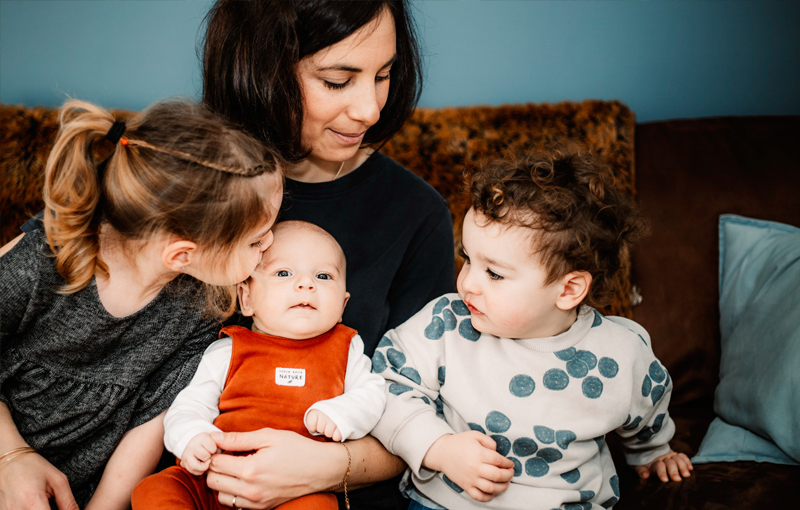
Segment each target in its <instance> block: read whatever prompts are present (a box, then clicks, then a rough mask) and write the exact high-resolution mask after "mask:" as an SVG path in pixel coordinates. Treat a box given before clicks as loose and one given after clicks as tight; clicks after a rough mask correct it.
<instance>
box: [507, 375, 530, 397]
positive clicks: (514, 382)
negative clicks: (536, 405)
mask: <svg viewBox="0 0 800 510" xmlns="http://www.w3.org/2000/svg"><path fill="white" fill-rule="evenodd" d="M535 389H536V383H535V382H534V381H533V377H531V376H529V375H525V374H519V375H515V376H514V377H512V378H511V382H510V383H509V384H508V391H510V392H511V394H512V395H514V396H515V397H520V398H524V397H528V396H530V395H531V394H532V393H533V390H535Z"/></svg>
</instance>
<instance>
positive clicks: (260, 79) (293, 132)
mask: <svg viewBox="0 0 800 510" xmlns="http://www.w3.org/2000/svg"><path fill="white" fill-rule="evenodd" d="M384 9H388V11H389V12H390V13H391V14H392V16H393V18H394V23H395V31H396V34H397V60H396V61H395V62H394V64H393V65H392V69H391V72H390V81H389V83H390V85H389V97H388V100H387V101H386V105H385V106H384V107H383V110H382V111H381V117H380V120H378V122H377V123H376V124H375V125H373V126H372V127H370V128H369V130H367V133H366V134H365V135H364V140H363V143H364V144H365V145H371V146H380V145H381V144H382V143H383V142H385V141H386V140H388V139H389V138H391V137H392V135H394V134H395V133H397V132H398V131H399V130H400V128H401V127H402V125H403V123H404V122H405V121H406V119H407V118H408V116H409V115H410V114H411V112H412V111H413V110H414V108H415V107H416V105H417V101H418V100H419V95H420V93H421V91H422V70H421V65H420V56H419V50H418V47H417V40H416V36H415V33H414V26H413V22H412V19H411V17H410V15H409V13H408V5H407V4H406V1H405V0H382V1H377V0H376V1H344V0H291V1H290V0H218V1H217V2H216V3H215V4H214V6H213V7H212V8H211V10H210V12H209V13H208V16H207V20H208V25H207V29H206V38H205V46H204V53H203V102H204V103H205V104H206V105H207V106H208V107H210V108H211V109H212V110H214V111H216V112H217V113H220V114H222V115H224V116H225V117H227V118H228V119H229V120H231V121H233V122H235V123H237V124H239V125H241V126H242V127H244V128H245V129H246V130H247V131H248V132H250V133H251V134H252V135H253V136H255V137H256V138H258V139H260V140H262V141H264V142H267V143H268V144H269V145H270V146H272V147H276V148H277V149H278V150H279V151H280V152H281V155H282V156H283V158H284V159H286V160H287V161H298V160H300V159H302V158H303V157H305V156H306V155H307V154H308V152H309V150H310V148H309V147H303V146H302V144H301V140H300V136H301V131H302V123H303V98H302V94H301V91H300V83H299V81H298V78H297V72H296V67H297V64H298V63H299V62H300V61H301V60H302V59H303V58H305V57H307V56H310V55H313V54H314V53H316V52H318V51H319V50H321V49H324V48H327V47H328V46H331V45H333V44H336V43H337V42H339V41H341V40H343V39H345V38H347V37H348V36H349V35H350V34H352V33H354V32H356V31H357V30H358V29H359V28H361V27H363V26H364V25H366V24H368V23H369V22H370V21H372V20H374V19H375V18H376V17H377V16H378V15H380V13H381V12H383V10H384Z"/></svg>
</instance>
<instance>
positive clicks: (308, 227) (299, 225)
mask: <svg viewBox="0 0 800 510" xmlns="http://www.w3.org/2000/svg"><path fill="white" fill-rule="evenodd" d="M291 230H300V231H306V232H313V233H315V234H317V235H319V236H321V237H324V238H325V239H327V240H328V241H330V242H331V243H332V245H334V246H335V247H336V253H337V255H338V257H339V269H340V270H341V271H342V275H343V276H344V275H346V273H347V257H345V255H344V250H342V246H341V245H340V244H339V242H338V241H337V240H336V238H335V237H333V236H332V235H331V234H330V232H328V231H327V230H325V229H324V228H322V227H320V226H319V225H316V224H314V223H310V222H308V221H301V220H285V221H280V222H278V223H276V224H275V226H273V227H272V234H273V235H274V236H275V237H276V238H277V237H278V236H280V235H281V232H284V231H291Z"/></svg>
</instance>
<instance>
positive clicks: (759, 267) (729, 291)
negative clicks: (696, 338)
mask: <svg viewBox="0 0 800 510" xmlns="http://www.w3.org/2000/svg"><path fill="white" fill-rule="evenodd" d="M719 254H720V257H719V293H720V299H719V308H720V331H721V335H722V359H721V362H720V374H719V377H720V382H719V386H717V390H716V394H715V397H714V411H715V412H716V414H717V415H718V416H719V418H721V419H717V420H715V421H714V423H712V426H711V427H710V429H709V432H708V433H707V435H706V437H705V438H704V440H703V444H702V445H701V447H700V451H699V452H698V455H697V457H695V459H693V461H696V462H698V463H701V462H704V461H705V462H713V461H733V460H756V461H764V462H778V463H787V464H789V463H791V464H796V463H797V462H798V461H800V228H796V227H793V226H790V225H785V224H782V223H776V222H772V221H762V220H754V219H750V218H744V217H742V216H734V215H723V216H720V220H719ZM737 428H743V429H746V430H745V431H741V430H737ZM764 440H766V441H764ZM770 443H771V444H770Z"/></svg>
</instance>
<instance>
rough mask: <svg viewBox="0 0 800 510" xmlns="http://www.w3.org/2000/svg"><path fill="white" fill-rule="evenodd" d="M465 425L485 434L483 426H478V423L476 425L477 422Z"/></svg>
mask: <svg viewBox="0 0 800 510" xmlns="http://www.w3.org/2000/svg"><path fill="white" fill-rule="evenodd" d="M467 426H468V427H469V428H470V429H471V430H477V431H478V432H480V433H481V434H486V431H485V430H484V429H483V427H481V426H480V425H478V424H477V423H467Z"/></svg>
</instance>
